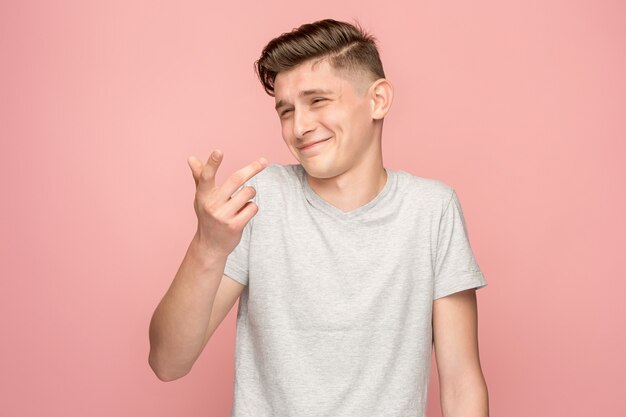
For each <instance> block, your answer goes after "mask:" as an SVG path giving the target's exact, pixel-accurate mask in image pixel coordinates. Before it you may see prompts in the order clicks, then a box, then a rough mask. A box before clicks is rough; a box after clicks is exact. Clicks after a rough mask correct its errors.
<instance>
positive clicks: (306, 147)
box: [299, 138, 330, 150]
mask: <svg viewBox="0 0 626 417" xmlns="http://www.w3.org/2000/svg"><path fill="white" fill-rule="evenodd" d="M328 139H330V138H328ZM328 139H323V140H320V141H319V142H315V143H312V144H310V145H308V146H305V147H303V148H299V149H300V150H303V149H309V148H310V147H313V146H315V145H317V144H318V143H322V142H326V141H327V140H328Z"/></svg>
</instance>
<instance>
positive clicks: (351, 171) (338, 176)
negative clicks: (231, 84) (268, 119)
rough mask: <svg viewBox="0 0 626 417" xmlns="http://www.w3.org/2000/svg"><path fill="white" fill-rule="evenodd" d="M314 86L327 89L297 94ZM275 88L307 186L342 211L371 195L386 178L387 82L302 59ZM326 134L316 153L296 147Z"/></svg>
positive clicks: (286, 137)
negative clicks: (338, 70)
mask: <svg viewBox="0 0 626 417" xmlns="http://www.w3.org/2000/svg"><path fill="white" fill-rule="evenodd" d="M314 89H323V90H330V92H329V93H324V94H322V93H318V94H309V95H304V96H303V95H300V93H301V92H303V91H307V90H314ZM361 90H364V93H360V91H361ZM274 91H275V103H276V104H277V105H280V106H279V107H278V108H277V109H276V110H277V113H278V116H279V118H280V123H281V132H282V137H283V140H284V142H285V144H286V145H287V148H288V149H289V150H290V152H291V153H292V154H293V156H294V157H295V158H296V159H297V160H298V161H299V162H300V163H301V164H302V166H303V167H304V169H305V170H306V172H307V173H308V175H307V177H308V182H309V185H310V186H311V188H312V189H313V190H314V191H315V192H316V193H317V194H318V195H320V196H321V197H322V198H323V199H325V200H326V201H328V202H329V203H330V204H332V205H334V206H335V207H338V208H339V209H341V210H343V211H350V210H352V209H354V208H357V207H360V206H362V205H364V204H366V203H367V202H369V201H370V200H372V199H373V198H374V197H375V196H376V195H377V194H378V193H379V192H380V190H381V189H382V188H383V186H384V184H385V182H386V180H387V173H386V172H385V170H384V168H383V160H382V151H381V136H382V127H383V118H384V116H385V115H386V114H387V112H388V111H389V108H390V106H391V103H392V100H393V87H392V86H391V83H389V81H387V80H386V79H384V78H381V79H378V80H375V81H370V80H369V79H367V78H365V77H363V76H361V77H359V76H358V75H354V76H351V77H347V76H345V75H344V76H341V74H339V73H338V72H337V71H335V70H334V69H333V68H332V67H331V66H330V64H329V63H328V61H327V60H322V61H307V62H305V63H303V64H300V65H298V66H296V67H294V68H292V69H290V70H289V71H285V72H281V73H279V74H278V76H277V77H276V79H275V82H274ZM326 138H330V139H329V140H328V141H327V142H326V143H324V144H322V145H320V146H321V147H319V148H318V151H316V152H315V154H312V153H308V154H307V153H304V152H303V151H302V150H300V149H298V147H299V146H301V145H302V144H303V143H308V142H309V141H318V140H321V139H326Z"/></svg>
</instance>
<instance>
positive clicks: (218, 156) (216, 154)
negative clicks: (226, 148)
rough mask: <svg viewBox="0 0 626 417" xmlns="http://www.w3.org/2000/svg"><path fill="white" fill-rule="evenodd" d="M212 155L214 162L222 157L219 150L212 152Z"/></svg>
mask: <svg viewBox="0 0 626 417" xmlns="http://www.w3.org/2000/svg"><path fill="white" fill-rule="evenodd" d="M212 155H213V159H214V160H216V161H219V160H220V157H221V156H222V155H221V154H220V151H219V150H214V151H213V154H212Z"/></svg>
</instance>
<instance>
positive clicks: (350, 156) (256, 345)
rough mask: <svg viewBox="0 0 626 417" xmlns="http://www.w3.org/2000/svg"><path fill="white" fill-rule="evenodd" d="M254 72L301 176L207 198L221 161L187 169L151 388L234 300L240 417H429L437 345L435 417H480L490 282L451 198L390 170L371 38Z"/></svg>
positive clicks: (382, 92) (284, 39)
mask: <svg viewBox="0 0 626 417" xmlns="http://www.w3.org/2000/svg"><path fill="white" fill-rule="evenodd" d="M256 69H257V74H258V75H259V78H260V80H261V82H262V84H263V87H264V88H265V90H266V92H267V93H268V94H269V95H271V96H273V97H274V98H275V101H274V103H275V106H276V111H277V114H278V117H280V122H281V127H282V136H283V139H284V141H285V144H286V145H287V147H288V148H289V150H290V151H291V153H292V154H293V155H294V157H295V158H296V159H297V160H298V162H299V163H298V164H291V165H280V164H269V165H268V164H267V161H265V160H264V159H263V158H261V159H260V160H259V161H254V162H253V163H251V164H250V165H248V166H246V167H244V168H242V169H240V170H239V171H237V172H235V173H234V174H233V175H231V176H230V177H229V178H228V179H227V180H226V182H225V183H224V184H222V185H221V186H220V187H217V186H216V185H215V173H216V171H217V169H218V167H219V165H220V162H221V158H222V154H221V153H220V152H218V151H214V152H213V153H212V154H211V157H210V158H209V160H208V162H207V164H202V163H201V162H200V161H198V160H196V159H195V158H190V159H189V165H190V167H191V169H192V172H193V176H194V179H195V181H196V185H197V192H196V204H195V209H196V214H197V216H198V230H197V232H196V235H195V236H194V239H193V240H192V243H191V244H190V246H189V249H188V251H187V254H186V256H185V259H184V261H183V264H182V265H181V268H180V269H179V271H178V273H177V275H176V277H175V278H174V282H173V283H172V286H171V287H170V289H169V290H168V292H167V293H166V295H165V296H164V298H163V300H162V301H161V303H160V304H159V306H158V307H157V309H156V311H155V313H154V316H153V320H152V322H151V326H150V342H151V350H150V357H149V363H150V365H151V367H152V368H153V370H154V371H155V373H156V374H157V375H158V376H159V378H160V379H162V380H165V381H168V380H172V379H176V378H180V377H182V376H183V375H185V374H187V373H188V372H189V370H190V369H191V367H192V365H193V363H194V362H195V360H196V359H197V357H198V356H199V355H200V353H201V351H202V350H203V348H204V346H205V345H206V343H207V341H208V340H209V338H210V337H211V335H212V334H213V332H214V331H215V329H216V328H217V326H218V325H219V324H220V323H221V321H222V320H223V319H224V317H225V316H226V314H227V313H228V311H229V310H230V309H231V308H232V306H233V305H234V303H235V301H236V300H237V299H238V298H240V300H239V309H238V312H237V339H236V352H235V387H234V388H235V390H234V402H233V409H232V416H233V417H244V416H254V417H266V416H267V417H270V416H271V417H282V416H285V417H287V416H289V417H301V416H333V417H340V416H346V417H348V416H349V417H355V416H359V417H383V416H384V417H395V416H397V417H405V416H409V415H411V416H423V415H425V409H426V400H427V388H428V382H429V372H430V361H431V351H432V346H433V343H434V347H435V354H436V358H437V369H438V372H439V381H440V391H441V404H442V410H443V414H444V416H445V417H454V416H481V417H485V416H488V394H487V387H486V384H485V380H484V377H483V374H482V370H481V367H480V361H479V354H478V341H477V305H476V296H475V289H478V288H482V287H484V286H486V285H487V282H486V280H485V278H484V276H483V274H482V273H481V271H480V269H479V267H478V264H477V262H476V260H475V258H474V256H473V254H472V250H471V247H470V244H469V239H468V234H467V229H466V226H465V223H464V218H463V213H462V209H461V205H460V202H459V199H458V197H457V195H456V193H455V190H454V189H453V188H452V187H450V186H448V185H447V184H445V183H443V182H441V181H437V180H434V179H427V178H422V177H416V176H413V175H412V174H409V173H407V172H405V171H395V170H391V169H389V168H385V167H384V166H383V161H382V151H381V139H382V126H383V119H384V116H385V115H386V114H387V112H388V111H389V108H390V106H391V102H392V98H393V88H392V86H391V84H390V83H389V81H388V80H386V79H385V75H384V72H383V68H382V64H381V62H380V58H379V54H378V52H377V49H376V45H375V39H374V38H373V37H372V36H371V35H368V34H366V33H365V32H364V31H363V30H362V29H361V28H360V27H355V26H353V25H351V24H348V23H344V22H337V21H335V20H331V19H326V20H322V21H319V22H315V23H312V24H306V25H302V26H301V27H299V28H297V29H294V31H292V32H290V33H285V34H283V35H281V36H280V37H278V38H276V39H274V40H272V41H271V42H270V43H269V44H268V45H267V46H266V47H265V49H264V50H263V52H262V55H261V58H260V59H259V60H258V61H257V62H256ZM237 190H239V191H238V192H237ZM251 199H252V201H249V200H251Z"/></svg>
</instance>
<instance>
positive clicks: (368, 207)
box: [297, 164, 396, 220]
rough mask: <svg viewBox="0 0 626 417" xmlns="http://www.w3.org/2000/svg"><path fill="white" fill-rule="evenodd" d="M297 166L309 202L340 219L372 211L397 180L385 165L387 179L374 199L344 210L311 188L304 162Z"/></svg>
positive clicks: (353, 217) (359, 215) (393, 172)
mask: <svg viewBox="0 0 626 417" xmlns="http://www.w3.org/2000/svg"><path fill="white" fill-rule="evenodd" d="M297 167H298V170H299V171H300V182H301V183H302V187H303V189H304V194H305V196H306V199H307V200H308V201H309V203H311V204H312V205H314V206H315V207H317V208H319V209H320V210H322V211H324V212H325V213H327V214H329V215H331V216H333V217H335V218H338V219H340V220H351V219H355V218H357V217H362V216H364V215H366V214H367V213H370V212H371V211H372V210H373V209H374V207H375V206H377V205H378V204H379V203H380V202H381V201H382V200H383V199H384V198H385V196H386V195H387V194H389V191H390V190H391V189H392V187H393V185H394V183H395V180H396V173H395V171H393V170H392V169H389V168H387V167H383V168H384V170H385V171H386V172H387V181H386V182H385V185H384V186H383V188H382V189H381V190H380V192H379V193H378V194H377V195H376V196H375V197H374V198H373V199H371V200H370V201H368V202H367V203H365V204H364V205H362V206H360V207H357V208H355V209H352V210H350V211H343V210H341V209H339V208H338V207H335V206H333V205H332V204H330V203H329V202H328V201H326V200H324V199H323V198H322V197H321V196H320V195H318V194H317V193H316V192H315V190H313V188H311V185H310V184H309V181H308V180H307V173H306V171H305V170H304V167H303V166H302V164H297Z"/></svg>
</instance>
